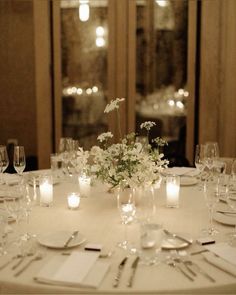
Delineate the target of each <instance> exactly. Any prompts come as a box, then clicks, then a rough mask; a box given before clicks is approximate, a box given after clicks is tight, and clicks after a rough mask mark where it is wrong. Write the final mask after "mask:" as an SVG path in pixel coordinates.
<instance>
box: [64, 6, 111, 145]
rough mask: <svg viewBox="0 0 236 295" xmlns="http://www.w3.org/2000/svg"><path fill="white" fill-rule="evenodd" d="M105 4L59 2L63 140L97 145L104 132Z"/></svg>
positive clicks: (106, 30) (105, 71) (106, 17)
mask: <svg viewBox="0 0 236 295" xmlns="http://www.w3.org/2000/svg"><path fill="white" fill-rule="evenodd" d="M107 19H108V5H107V1H106V0H105V1H104V0H103V1H96V0H89V1H88V0H86V1H84V0H83V1H73V2H72V1H71V0H61V32H62V33H61V44H62V56H61V63H62V88H63V93H62V109H63V114H62V115H63V137H72V138H74V139H78V140H79V143H80V145H81V146H83V147H84V148H90V147H91V146H92V145H94V144H96V138H97V135H98V134H100V133H101V132H104V131H106V130H107V122H106V116H104V113H103V110H104V108H105V105H106V101H107V98H106V93H107V46H108V24H107Z"/></svg>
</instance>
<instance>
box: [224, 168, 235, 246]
mask: <svg viewBox="0 0 236 295" xmlns="http://www.w3.org/2000/svg"><path fill="white" fill-rule="evenodd" d="M232 168H233V167H232ZM235 180H236V179H235V178H234V174H233V173H232V172H231V175H230V177H229V190H228V194H227V198H226V200H227V204H228V205H229V207H230V209H231V210H232V211H234V212H235V213H236V191H235V190H234V187H233V186H232V184H234V183H235ZM231 216H233V215H231ZM234 219H235V226H234V230H233V232H231V233H230V242H229V244H230V245H234V246H235V241H236V218H234ZM232 220H233V218H232Z"/></svg>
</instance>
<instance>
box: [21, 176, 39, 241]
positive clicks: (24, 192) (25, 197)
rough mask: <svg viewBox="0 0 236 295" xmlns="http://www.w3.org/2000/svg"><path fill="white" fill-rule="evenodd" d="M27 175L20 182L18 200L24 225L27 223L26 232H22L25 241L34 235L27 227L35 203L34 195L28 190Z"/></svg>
mask: <svg viewBox="0 0 236 295" xmlns="http://www.w3.org/2000/svg"><path fill="white" fill-rule="evenodd" d="M29 177H30V176H29V175H26V176H25V177H24V178H23V180H22V181H21V183H20V197H21V198H20V202H21V207H22V210H23V213H24V215H25V217H26V225H27V230H26V233H24V234H23V239H24V240H26V241H27V240H30V239H31V237H33V236H34V235H32V234H30V233H29V231H28V227H29V217H30V213H31V211H32V207H33V206H34V205H35V204H36V196H35V194H34V193H33V192H31V191H30V187H29Z"/></svg>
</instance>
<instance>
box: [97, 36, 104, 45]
mask: <svg viewBox="0 0 236 295" xmlns="http://www.w3.org/2000/svg"><path fill="white" fill-rule="evenodd" d="M104 45H105V39H104V38H103V37H97V38H96V46H97V47H103V46H104Z"/></svg>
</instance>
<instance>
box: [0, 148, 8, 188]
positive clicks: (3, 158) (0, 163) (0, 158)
mask: <svg viewBox="0 0 236 295" xmlns="http://www.w3.org/2000/svg"><path fill="white" fill-rule="evenodd" d="M8 165H9V158H8V154H7V148H6V146H5V145H0V183H4V180H3V172H4V171H5V170H6V169H7V167H8Z"/></svg>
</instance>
